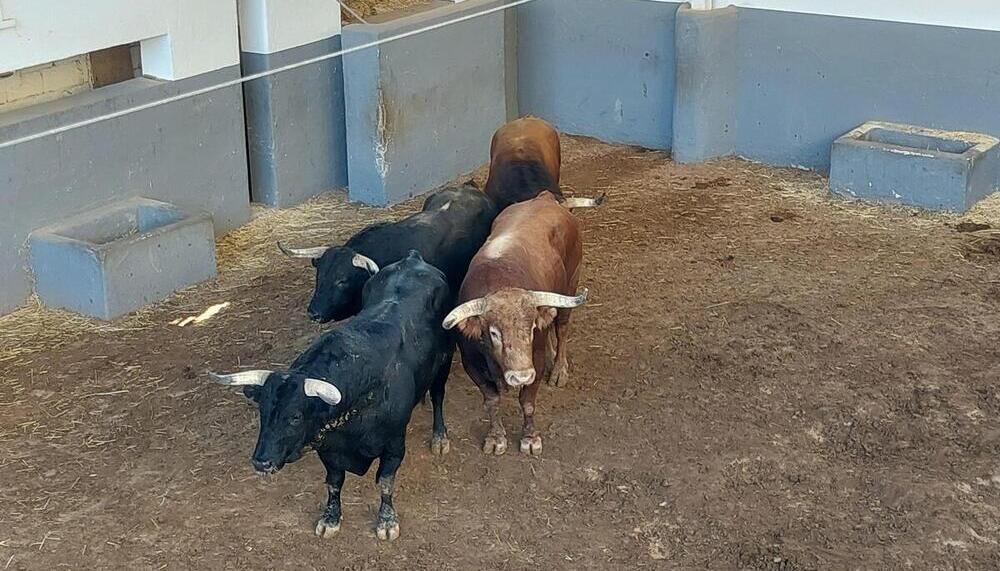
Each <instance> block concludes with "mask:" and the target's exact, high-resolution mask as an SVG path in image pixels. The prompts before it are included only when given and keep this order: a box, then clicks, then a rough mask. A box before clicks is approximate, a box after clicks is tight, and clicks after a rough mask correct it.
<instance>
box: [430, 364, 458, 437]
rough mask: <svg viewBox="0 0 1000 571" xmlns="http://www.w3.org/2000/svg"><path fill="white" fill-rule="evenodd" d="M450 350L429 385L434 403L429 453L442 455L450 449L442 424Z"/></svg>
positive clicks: (449, 370) (446, 430)
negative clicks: (432, 382)
mask: <svg viewBox="0 0 1000 571" xmlns="http://www.w3.org/2000/svg"><path fill="white" fill-rule="evenodd" d="M452 354H453V352H452V351H449V352H448V355H447V361H446V362H445V363H444V364H443V365H441V368H440V370H439V371H438V374H437V378H436V379H434V384H432V385H431V403H433V405H434V434H433V435H432V436H431V454H436V455H438V456H442V455H444V454H447V453H448V452H449V451H450V450H451V443H450V442H449V441H448V429H447V428H446V427H445V425H444V387H445V384H446V383H447V382H448V373H449V372H451V358H452Z"/></svg>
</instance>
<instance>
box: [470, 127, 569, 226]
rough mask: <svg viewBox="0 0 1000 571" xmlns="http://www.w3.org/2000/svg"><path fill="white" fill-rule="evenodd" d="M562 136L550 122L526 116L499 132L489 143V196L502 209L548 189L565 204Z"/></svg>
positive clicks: (500, 129)
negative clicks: (561, 181)
mask: <svg viewBox="0 0 1000 571" xmlns="http://www.w3.org/2000/svg"><path fill="white" fill-rule="evenodd" d="M561 161H562V151H561V150H560V148H559V134H558V133H557V132H556V130H555V129H554V128H553V127H552V125H549V124H548V123H547V122H545V121H543V120H541V119H536V118H534V117H525V118H523V119H517V120H515V121H511V122H510V123H507V124H506V125H504V126H503V127H500V128H499V129H497V132H496V133H494V134H493V141H492V142H491V143H490V174H489V178H487V179H486V188H485V189H484V190H483V192H485V193H486V195H487V196H489V197H490V198H491V199H493V202H494V203H496V205H497V207H498V208H500V209H501V210H502V209H504V208H507V207H508V206H510V205H511V204H514V203H516V202H522V201H525V200H531V199H532V198H535V197H536V196H538V193H540V192H542V191H543V190H547V191H549V192H551V193H552V194H554V195H555V197H556V199H557V200H559V202H562V200H563V195H562V192H560V190H559V166H560V163H561Z"/></svg>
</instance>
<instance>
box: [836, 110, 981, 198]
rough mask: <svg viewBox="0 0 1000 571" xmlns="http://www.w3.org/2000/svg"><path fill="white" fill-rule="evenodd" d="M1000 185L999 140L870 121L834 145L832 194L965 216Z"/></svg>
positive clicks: (964, 133) (969, 134)
mask: <svg viewBox="0 0 1000 571" xmlns="http://www.w3.org/2000/svg"><path fill="white" fill-rule="evenodd" d="M998 186H1000V139H997V138H996V137H991V136H989V135H984V134H980V133H966V132H960V131H941V130H937V129H928V128H924V127H915V126H912V125H900V124H896V123H883V122H877V121H874V122H870V123H865V124H864V125H862V126H860V127H858V128H857V129H854V130H853V131H851V132H850V133H847V134H846V135H844V136H842V137H840V138H839V139H837V140H836V141H835V142H834V144H833V155H832V157H831V165H830V190H831V191H833V192H835V193H837V194H842V195H849V196H852V197H857V198H864V199H870V200H876V201H881V202H894V203H901V204H909V205H913V206H921V207H924V208H929V209H935V210H953V211H956V212H964V211H966V210H968V209H969V208H971V207H972V206H973V205H974V204H975V203H976V202H978V201H979V200H982V199H983V198H985V197H986V196H987V195H989V194H990V193H992V192H994V191H995V190H997V189H998Z"/></svg>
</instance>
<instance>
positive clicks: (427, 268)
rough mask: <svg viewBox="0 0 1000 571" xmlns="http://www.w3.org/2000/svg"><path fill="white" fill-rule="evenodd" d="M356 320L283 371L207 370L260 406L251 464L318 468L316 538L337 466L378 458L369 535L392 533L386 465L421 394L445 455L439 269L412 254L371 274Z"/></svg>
mask: <svg viewBox="0 0 1000 571" xmlns="http://www.w3.org/2000/svg"><path fill="white" fill-rule="evenodd" d="M363 298H364V304H363V307H362V309H361V311H360V313H358V314H357V315H356V316H354V317H352V318H351V319H349V320H347V321H345V322H344V323H342V324H340V325H338V326H337V327H335V328H334V329H332V330H331V331H329V332H327V333H325V334H324V335H323V336H321V337H320V338H319V339H318V340H317V341H316V342H315V343H313V344H312V346H310V347H309V348H308V349H307V350H306V351H305V352H304V353H302V355H300V356H299V357H298V358H297V359H296V360H295V361H294V362H293V363H292V365H291V367H290V368H289V369H288V370H287V371H248V372H244V373H235V374H232V375H216V376H215V377H216V379H217V380H218V381H219V382H222V383H224V384H228V385H242V386H243V387H244V392H245V393H246V394H247V396H248V397H250V398H251V399H253V401H254V402H256V403H257V405H258V406H259V408H260V434H259V436H258V438H257V446H256V448H255V450H254V453H253V458H252V462H253V465H254V467H255V468H256V469H257V470H258V471H261V472H267V473H271V472H276V471H277V470H279V469H281V467H282V466H284V465H285V464H287V463H290V462H294V461H296V460H298V459H299V458H300V457H301V456H302V454H303V452H304V450H306V449H308V448H310V447H311V448H312V449H314V450H315V451H316V452H317V454H318V455H319V457H320V460H321V461H322V462H323V465H324V466H325V467H326V471H327V475H326V484H327V488H328V491H329V500H328V502H327V506H326V510H325V511H324V513H323V517H322V518H321V519H320V520H319V522H318V523H317V525H316V534H317V535H319V536H321V537H325V536H330V535H333V534H334V533H336V532H337V531H338V530H339V529H340V520H341V510H340V491H341V487H342V486H343V483H344V478H345V472H351V473H354V474H358V475H363V474H365V473H366V472H367V471H368V469H369V467H370V466H371V464H372V463H373V462H374V461H375V459H378V460H379V467H378V472H377V475H376V481H377V484H378V488H379V491H380V493H381V496H382V503H381V507H380V509H379V513H378V524H377V527H376V531H377V535H378V537H379V538H380V539H395V538H396V537H397V536H398V535H399V522H398V519H397V516H396V512H395V510H394V509H393V506H392V495H393V489H394V479H395V474H396V471H397V470H398V469H399V467H400V464H401V463H402V461H403V456H404V453H405V440H406V426H407V424H408V423H409V421H410V416H411V414H412V412H413V409H414V407H415V406H416V405H417V403H418V402H420V400H421V399H423V398H424V396H425V395H426V394H427V392H428V391H430V394H431V402H432V404H433V407H434V431H433V438H432V444H431V446H432V451H433V452H434V453H437V454H443V453H446V452H447V451H448V448H449V446H448V435H447V431H446V428H445V424H444V413H443V403H444V392H445V382H446V381H447V379H448V373H449V370H450V368H451V361H452V355H453V353H454V340H453V339H452V337H451V335H450V334H449V333H448V332H446V331H445V330H444V329H442V328H441V320H442V319H444V317H445V315H446V314H447V313H448V311H449V310H450V309H451V300H452V294H451V292H450V290H449V287H448V284H447V281H446V280H445V277H444V275H443V274H442V273H441V272H440V271H439V270H438V269H437V268H435V267H433V266H431V265H429V264H427V263H426V262H424V261H423V260H422V259H421V257H420V255H419V254H418V253H417V252H415V251H414V252H411V253H410V254H409V255H408V256H407V257H406V258H404V259H403V260H402V261H399V262H397V263H394V264H390V265H388V266H387V267H385V268H383V269H382V270H381V271H379V272H378V273H377V274H376V275H375V276H374V277H373V278H372V279H371V280H369V281H368V283H367V284H366V285H365V286H364V292H363Z"/></svg>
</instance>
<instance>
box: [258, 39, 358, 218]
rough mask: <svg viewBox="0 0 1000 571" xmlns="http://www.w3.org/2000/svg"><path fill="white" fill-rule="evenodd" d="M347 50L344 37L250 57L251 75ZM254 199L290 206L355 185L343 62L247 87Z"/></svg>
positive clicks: (319, 65) (336, 60)
mask: <svg viewBox="0 0 1000 571" xmlns="http://www.w3.org/2000/svg"><path fill="white" fill-rule="evenodd" d="M339 49H340V36H335V37H333V38H329V39H326V40H322V41H319V42H314V43H311V44H308V45H305V46H300V47H297V48H292V49H289V50H285V51H283V52H278V53H274V54H255V53H243V54H242V55H241V60H242V64H243V73H244V74H245V75H250V74H254V73H258V72H261V71H265V70H269V69H275V68H278V67H282V66H285V65H288V64H291V63H294V62H298V61H303V60H307V59H310V58H313V57H316V56H319V55H322V54H327V53H330V52H334V51H337V50H339ZM243 94H244V99H245V102H246V116H247V139H248V140H247V148H248V150H249V160H250V187H251V194H252V196H253V200H254V201H255V202H262V203H264V204H268V205H270V206H276V207H287V206H292V205H295V204H298V203H300V202H303V201H304V200H307V199H309V198H311V197H313V196H316V195H317V194H320V193H323V192H327V191H330V190H333V189H336V188H343V187H346V186H347V135H346V127H345V125H344V70H343V64H342V61H341V58H333V59H328V60H325V61H321V62H317V63H314V64H311V65H307V66H304V67H300V68H297V69H293V70H290V71H284V72H282V73H279V74H277V75H272V76H269V77H265V78H261V79H258V80H254V81H251V82H248V83H246V84H244V87H243Z"/></svg>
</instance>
